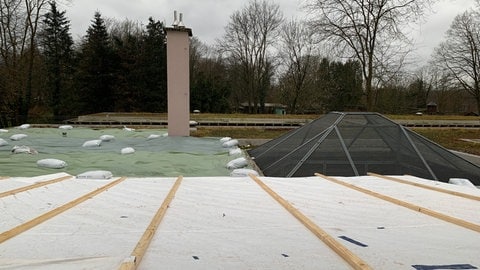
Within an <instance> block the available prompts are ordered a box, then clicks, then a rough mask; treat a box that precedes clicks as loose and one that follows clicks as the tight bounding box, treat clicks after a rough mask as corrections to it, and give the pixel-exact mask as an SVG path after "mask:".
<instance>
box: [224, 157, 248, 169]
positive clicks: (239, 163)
mask: <svg viewBox="0 0 480 270" xmlns="http://www.w3.org/2000/svg"><path fill="white" fill-rule="evenodd" d="M247 165H248V162H247V159H246V158H244V157H240V158H236V159H234V160H232V161H230V162H228V163H227V169H229V170H233V169H239V168H243V167H246V166H247Z"/></svg>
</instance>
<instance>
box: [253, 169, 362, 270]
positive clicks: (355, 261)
mask: <svg viewBox="0 0 480 270" xmlns="http://www.w3.org/2000/svg"><path fill="white" fill-rule="evenodd" d="M250 178H252V179H253V180H254V181H255V182H256V183H257V184H258V185H259V186H260V187H261V188H262V189H263V190H265V191H266V192H267V193H268V194H269V195H270V196H272V198H273V199H275V200H276V201H277V202H278V203H279V204H280V205H281V206H283V207H284V208H285V209H286V210H287V211H288V212H290V214H292V215H293V216H294V217H295V218H296V219H298V221H300V222H301V223H302V224H303V225H304V226H305V227H307V229H309V230H310V231H311V232H312V233H313V234H315V235H316V236H317V237H318V238H319V239H320V240H322V241H323V242H324V243H325V244H326V245H327V246H328V247H329V248H331V249H332V250H333V251H335V252H336V253H337V254H338V255H339V256H340V257H342V259H344V260H345V261H346V262H347V263H348V264H349V265H350V266H352V267H353V268H354V269H372V268H371V267H370V266H369V265H368V264H367V263H366V262H365V261H363V260H362V259H361V258H359V257H358V256H357V255H355V254H354V253H353V252H351V251H350V250H349V249H347V248H346V247H345V246H343V245H342V244H341V243H340V242H338V241H337V240H335V238H333V237H332V236H330V235H329V234H328V233H327V232H325V231H324V230H323V229H322V228H320V227H319V226H318V225H317V224H315V223H314V222H313V221H312V220H310V219H309V218H308V217H307V216H305V215H304V214H303V213H302V212H300V211H299V210H298V209H296V208H295V207H293V206H292V205H291V204H290V203H289V202H288V201H286V200H285V199H283V198H282V197H281V196H280V195H278V194H277V193H276V192H275V191H273V190H272V189H271V188H270V187H268V186H267V185H266V184H265V183H263V182H262V180H260V178H258V177H257V176H255V175H250Z"/></svg>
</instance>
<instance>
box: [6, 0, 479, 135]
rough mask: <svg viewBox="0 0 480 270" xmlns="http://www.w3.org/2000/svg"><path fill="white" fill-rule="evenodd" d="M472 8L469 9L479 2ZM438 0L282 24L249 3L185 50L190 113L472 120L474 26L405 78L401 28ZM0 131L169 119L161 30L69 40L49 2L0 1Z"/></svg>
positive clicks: (157, 25) (473, 21) (326, 1)
mask: <svg viewBox="0 0 480 270" xmlns="http://www.w3.org/2000/svg"><path fill="white" fill-rule="evenodd" d="M476 1H477V6H480V2H479V1H478V0H476ZM433 2H434V0H417V1H409V0H381V1H378V0H366V1H355V0H322V1H316V0H310V1H305V3H306V4H305V5H304V7H303V8H304V9H305V10H306V11H308V13H309V14H310V15H311V17H308V18H306V19H305V20H303V21H299V20H296V19H292V20H285V19H284V17H283V14H282V13H281V11H280V7H279V5H278V4H275V3H273V2H271V1H267V0H251V1H250V2H248V3H246V4H245V6H244V7H243V8H242V9H241V10H238V11H235V12H234V13H233V14H232V15H231V16H230V19H229V22H228V23H227V25H226V26H225V33H224V35H223V36H222V37H219V39H218V42H217V43H216V44H214V45H206V44H204V43H203V42H202V41H201V40H199V39H198V38H196V37H193V38H192V39H191V44H190V77H191V79H190V80H191V82H190V87H191V89H190V93H191V95H190V98H191V100H190V105H191V110H192V111H193V110H200V111H201V112H209V113H231V112H246V113H263V112H265V111H266V106H267V104H272V103H274V104H283V105H285V106H286V109H287V113H324V112H328V111H332V110H339V111H343V110H369V111H378V112H381V113H412V112H416V111H421V110H424V109H425V108H426V107H427V104H428V103H429V102H432V101H434V102H435V103H436V104H437V105H438V110H439V111H441V112H447V113H448V112H456V113H459V112H465V111H467V110H472V109H471V108H466V105H465V102H466V101H468V100H469V99H472V100H473V101H472V102H473V103H474V104H475V106H474V109H473V111H475V112H478V111H479V110H480V105H479V104H480V89H479V80H480V79H479V74H480V64H479V61H480V54H479V48H480V46H479V43H480V19H478V18H479V17H480V16H478V15H479V14H478V9H477V10H468V11H465V13H463V14H460V15H458V16H457V17H456V18H455V20H454V21H453V22H452V25H451V27H450V30H449V31H448V32H447V35H446V38H445V41H444V42H442V44H440V45H439V46H438V47H437V49H436V50H435V52H434V54H433V57H432V59H431V61H430V62H429V64H428V66H426V67H422V68H419V69H417V70H415V71H414V72H409V71H407V70H406V65H405V63H406V60H407V59H408V55H409V52H410V51H411V47H409V45H410V44H411V39H410V38H409V36H408V35H407V34H406V33H405V32H404V30H403V29H405V26H406V25H408V24H411V23H412V22H415V21H417V20H419V18H422V16H423V15H424V14H425V13H426V12H427V11H428V9H429V7H430V6H431V4H432V3H433ZM0 15H1V17H0V56H1V58H0V126H14V125H18V124H20V123H25V122H28V121H42V122H59V121H62V120H65V119H68V118H72V117H75V116H78V115H81V114H89V113H96V112H104V111H111V112H166V111H167V89H166V86H167V83H166V79H167V76H166V72H167V71H166V45H165V44H166V42H167V41H166V34H165V31H164V28H165V25H164V24H163V23H162V22H161V21H158V20H155V19H154V18H148V22H147V23H146V24H145V26H143V24H141V23H139V22H135V21H130V20H124V21H116V20H114V19H109V18H103V17H102V15H101V13H100V12H95V14H94V16H93V19H92V20H91V24H90V26H89V27H88V29H87V30H86V34H85V35H84V36H83V37H82V38H81V39H80V40H78V41H76V40H73V38H72V35H71V32H70V22H69V20H68V17H67V14H66V11H62V10H60V9H59V8H58V5H57V3H56V2H55V1H47V0H26V1H20V0H8V1H7V0H0Z"/></svg>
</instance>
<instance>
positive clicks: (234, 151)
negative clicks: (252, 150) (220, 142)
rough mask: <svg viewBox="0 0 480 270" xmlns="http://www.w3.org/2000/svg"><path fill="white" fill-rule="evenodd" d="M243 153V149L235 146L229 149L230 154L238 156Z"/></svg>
mask: <svg viewBox="0 0 480 270" xmlns="http://www.w3.org/2000/svg"><path fill="white" fill-rule="evenodd" d="M241 154H242V149H240V148H238V147H235V148H232V149H230V150H229V151H228V155H229V156H238V155H241Z"/></svg>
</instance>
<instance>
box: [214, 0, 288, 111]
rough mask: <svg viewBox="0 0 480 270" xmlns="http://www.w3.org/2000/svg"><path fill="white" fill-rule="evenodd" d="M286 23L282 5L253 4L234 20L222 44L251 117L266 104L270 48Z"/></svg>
mask: <svg viewBox="0 0 480 270" xmlns="http://www.w3.org/2000/svg"><path fill="white" fill-rule="evenodd" d="M282 20H283V15H282V13H281V11H280V7H279V5H278V4H273V3H271V2H269V1H266V0H262V1H258V0H251V1H250V2H249V3H248V4H247V5H246V6H245V7H244V8H243V9H242V10H240V11H236V12H234V13H233V14H232V15H231V16H230V21H229V23H228V24H227V26H226V27H225V35H224V37H223V38H222V40H220V41H219V46H220V50H221V51H222V52H224V53H225V54H226V56H227V58H228V59H229V60H230V61H231V66H232V67H235V68H234V70H235V71H236V75H235V76H234V78H235V80H236V82H237V83H236V85H237V86H238V89H237V93H238V94H241V97H239V98H244V99H245V100H246V101H247V102H248V105H249V106H248V107H249V108H250V113H253V112H256V111H257V110H258V105H260V107H263V104H264V103H265V96H266V90H267V89H266V88H267V87H268V84H269V82H270V79H271V76H272V72H271V71H272V59H271V58H270V57H269V48H271V47H272V45H273V43H274V42H275V40H276V39H275V37H276V31H277V30H278V28H279V26H280V24H281V22H282ZM261 109H262V108H260V111H261Z"/></svg>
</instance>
